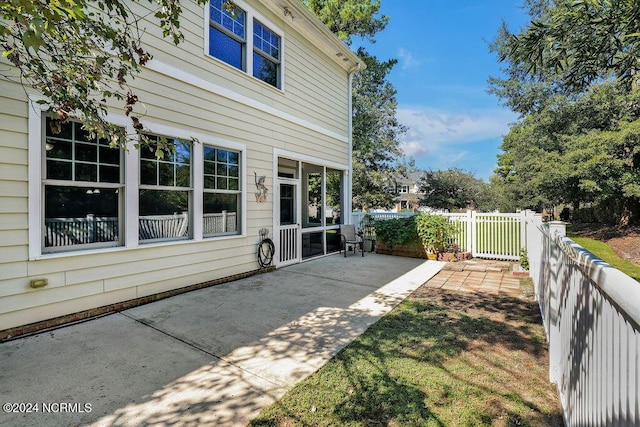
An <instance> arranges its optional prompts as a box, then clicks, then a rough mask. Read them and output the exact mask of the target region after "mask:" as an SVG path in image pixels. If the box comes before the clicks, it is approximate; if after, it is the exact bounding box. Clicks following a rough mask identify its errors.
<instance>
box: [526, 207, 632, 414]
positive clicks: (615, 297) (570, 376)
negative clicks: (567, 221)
mask: <svg viewBox="0 0 640 427" xmlns="http://www.w3.org/2000/svg"><path fill="white" fill-rule="evenodd" d="M526 223H527V224H526V226H527V234H528V241H527V250H528V255H529V261H530V271H531V276H532V278H533V281H534V285H535V292H536V298H537V300H538V303H539V305H540V312H541V313H542V318H543V323H544V327H545V331H546V333H547V339H548V341H549V378H550V380H551V381H552V382H554V383H556V384H557V385H558V390H559V393H560V399H561V402H562V407H563V411H564V419H565V423H566V424H567V425H568V426H585V425H592V426H605V425H624V426H635V425H640V326H639V325H640V283H638V282H637V281H636V280H634V279H632V278H631V277H629V276H627V275H625V274H624V273H622V272H621V271H619V270H617V269H615V268H613V267H611V266H610V265H609V264H607V263H605V262H604V261H602V260H600V259H598V258H597V257H595V256H594V255H592V254H591V253H590V252H588V251H586V250H585V249H584V248H582V247H580V246H579V245H577V244H576V243H574V242H573V241H571V240H570V239H568V238H567V237H565V231H564V223H554V222H552V223H549V224H548V225H543V224H542V219H541V217H540V215H534V214H533V213H527V218H526Z"/></svg>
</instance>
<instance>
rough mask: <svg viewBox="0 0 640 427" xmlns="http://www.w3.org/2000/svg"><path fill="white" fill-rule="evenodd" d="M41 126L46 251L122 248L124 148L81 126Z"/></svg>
mask: <svg viewBox="0 0 640 427" xmlns="http://www.w3.org/2000/svg"><path fill="white" fill-rule="evenodd" d="M43 125H44V126H45V128H46V130H45V132H43V133H44V135H45V143H44V147H43V148H44V153H45V154H44V157H45V162H44V168H43V169H44V170H43V178H44V179H43V181H42V184H43V194H44V224H43V230H44V233H43V236H42V239H43V244H42V246H43V252H59V251H69V250H79V249H90V248H96V247H105V246H118V245H121V244H122V237H121V236H122V233H121V230H122V223H123V221H122V215H123V214H122V212H123V202H122V200H123V189H124V183H123V182H124V181H123V168H122V167H121V166H122V150H120V149H117V148H110V147H109V142H108V141H107V140H103V139H99V138H97V137H95V136H92V135H90V134H89V133H88V132H86V131H84V130H83V129H82V125H81V124H80V123H78V122H73V121H69V122H66V123H60V122H59V121H57V120H53V119H51V118H50V117H46V119H45V121H44V124H43ZM53 128H55V132H54V131H53V130H52V129H53Z"/></svg>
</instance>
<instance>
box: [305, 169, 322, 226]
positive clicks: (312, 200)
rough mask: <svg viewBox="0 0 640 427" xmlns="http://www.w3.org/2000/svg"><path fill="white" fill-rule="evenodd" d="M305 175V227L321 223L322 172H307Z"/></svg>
mask: <svg viewBox="0 0 640 427" xmlns="http://www.w3.org/2000/svg"><path fill="white" fill-rule="evenodd" d="M305 176H306V177H307V200H308V202H307V224H306V226H307V227H317V226H320V225H322V172H308V173H306V174H305Z"/></svg>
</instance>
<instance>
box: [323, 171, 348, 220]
mask: <svg viewBox="0 0 640 427" xmlns="http://www.w3.org/2000/svg"><path fill="white" fill-rule="evenodd" d="M343 187H344V183H343V179H342V172H341V171H339V170H335V169H327V203H326V206H325V213H326V225H334V224H342V223H343V222H342V212H343V210H344V209H343V206H342V192H343V189H344V188H343Z"/></svg>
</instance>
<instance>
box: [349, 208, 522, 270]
mask: <svg viewBox="0 0 640 427" xmlns="http://www.w3.org/2000/svg"><path fill="white" fill-rule="evenodd" d="M364 215H365V214H363V213H362V212H354V213H353V216H352V223H353V224H355V225H356V227H360V228H361V227H362V225H361V223H362V218H363V217H364ZM367 215H369V216H371V217H372V218H374V219H376V220H384V219H391V218H400V217H407V216H412V215H415V214H414V213H411V212H400V213H386V212H385V213H369V214H367ZM439 215H444V216H446V217H448V218H449V221H450V222H452V223H453V224H455V225H456V232H455V233H454V237H453V239H452V241H451V243H452V244H456V245H458V247H459V248H460V250H461V251H464V252H471V254H472V256H474V257H476V258H487V259H501V260H514V261H516V260H518V259H519V258H520V252H521V250H522V248H524V247H525V246H526V228H525V221H524V218H525V212H521V213H480V212H475V211H467V212H466V213H459V214H458V213H443V214H439Z"/></svg>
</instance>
